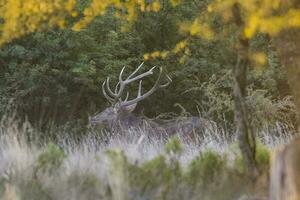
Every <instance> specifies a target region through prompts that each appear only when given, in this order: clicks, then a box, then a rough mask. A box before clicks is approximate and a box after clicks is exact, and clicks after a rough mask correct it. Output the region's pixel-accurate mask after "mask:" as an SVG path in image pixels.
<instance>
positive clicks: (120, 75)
mask: <svg viewBox="0 0 300 200" xmlns="http://www.w3.org/2000/svg"><path fill="white" fill-rule="evenodd" d="M125 68H126V66H124V67H123V68H122V70H121V72H120V74H119V82H120V83H122V82H123V80H122V75H123V72H124V70H125Z"/></svg>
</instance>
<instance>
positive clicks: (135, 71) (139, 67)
mask: <svg viewBox="0 0 300 200" xmlns="http://www.w3.org/2000/svg"><path fill="white" fill-rule="evenodd" d="M143 65H144V62H142V63H141V64H140V65H139V66H138V68H136V70H134V72H132V74H130V75H129V76H128V78H127V79H130V78H131V77H132V76H134V75H135V74H136V73H137V72H138V71H139V70H140V69H141V68H142V66H143Z"/></svg>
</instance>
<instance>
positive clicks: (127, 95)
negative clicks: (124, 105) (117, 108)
mask: <svg viewBox="0 0 300 200" xmlns="http://www.w3.org/2000/svg"><path fill="white" fill-rule="evenodd" d="M128 97H129V92H127V94H126V98H125V100H124V101H123V102H126V101H127V100H128ZM121 102H122V99H121Z"/></svg>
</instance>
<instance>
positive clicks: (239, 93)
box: [232, 4, 257, 178]
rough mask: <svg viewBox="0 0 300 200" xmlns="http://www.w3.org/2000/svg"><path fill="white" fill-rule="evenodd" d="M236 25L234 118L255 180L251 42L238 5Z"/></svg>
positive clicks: (242, 148)
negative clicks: (250, 99) (249, 101)
mask: <svg viewBox="0 0 300 200" xmlns="http://www.w3.org/2000/svg"><path fill="white" fill-rule="evenodd" d="M232 12H233V16H234V19H235V24H236V25H237V26H238V29H239V38H238V41H237V45H236V48H237V54H238V58H237V64H236V65H235V67H234V69H233V75H234V86H233V95H234V118H235V123H236V128H237V134H238V141H239V147H240V150H241V153H242V155H243V159H244V161H245V164H246V166H247V169H248V172H249V174H250V175H252V176H253V177H254V178H255V177H256V175H257V168H256V162H255V149H256V145H255V137H254V134H253V132H252V130H251V128H250V126H249V120H248V113H247V106H246V102H245V97H246V88H247V68H248V65H249V44H248V43H249V41H248V39H246V38H244V37H243V32H242V30H243V29H244V22H243V21H242V18H241V14H240V9H239V6H238V4H236V5H234V6H233V8H232Z"/></svg>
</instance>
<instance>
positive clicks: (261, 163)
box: [255, 141, 270, 170]
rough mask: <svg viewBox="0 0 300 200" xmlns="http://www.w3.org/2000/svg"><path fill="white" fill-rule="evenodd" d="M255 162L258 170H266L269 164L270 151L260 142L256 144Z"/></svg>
mask: <svg viewBox="0 0 300 200" xmlns="http://www.w3.org/2000/svg"><path fill="white" fill-rule="evenodd" d="M255 159H256V162H257V165H258V167H259V168H260V169H262V170H267V169H268V168H269V164H270V151H269V150H268V149H267V147H266V146H265V145H264V144H263V143H261V142H260V141H258V142H256V158H255Z"/></svg>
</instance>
